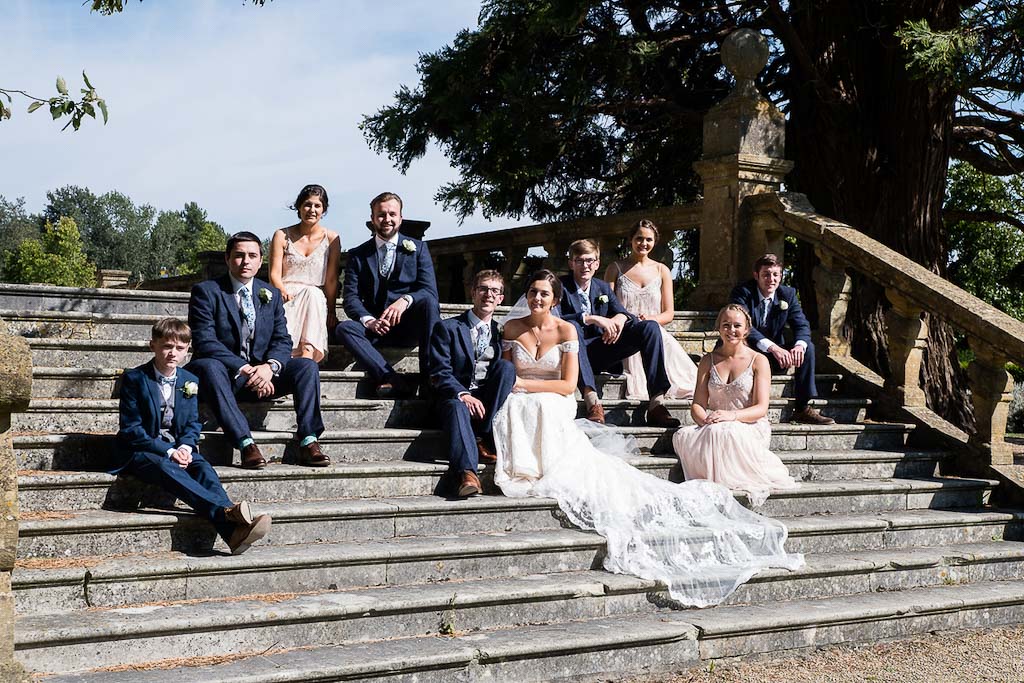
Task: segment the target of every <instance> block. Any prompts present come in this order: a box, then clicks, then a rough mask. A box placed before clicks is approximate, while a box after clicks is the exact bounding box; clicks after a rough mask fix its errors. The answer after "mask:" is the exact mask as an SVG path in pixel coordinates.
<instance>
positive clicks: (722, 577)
mask: <svg viewBox="0 0 1024 683" xmlns="http://www.w3.org/2000/svg"><path fill="white" fill-rule="evenodd" d="M503 345H504V347H505V349H506V350H507V349H511V350H512V359H513V363H514V364H515V366H516V371H517V374H519V375H520V376H522V377H525V378H533V379H557V378H558V377H559V376H560V373H561V357H562V354H563V353H578V352H579V343H578V342H575V341H572V342H566V343H564V344H560V345H558V346H555V347H553V348H551V349H550V350H549V351H548V352H547V353H545V354H544V355H543V356H541V357H540V358H534V357H533V356H532V355H531V354H530V353H528V352H527V351H526V350H525V349H524V348H523V347H522V346H521V345H520V344H518V343H517V342H503ZM575 415H576V401H575V399H574V398H573V397H572V396H562V395H560V394H554V393H513V394H511V395H510V396H509V397H508V399H507V400H506V402H505V404H504V405H503V406H502V408H501V410H499V411H498V413H497V414H496V415H495V418H494V439H495V444H496V446H497V453H498V463H497V466H496V469H495V477H494V479H495V482H496V483H497V485H498V486H499V487H500V488H501V490H502V491H503V492H504V493H505V495H507V496H510V497H525V496H539V497H549V498H554V499H555V500H556V501H557V503H558V506H559V508H560V509H561V510H562V512H563V513H564V514H565V515H566V517H568V519H569V520H570V521H571V522H572V523H573V524H575V525H576V526H578V527H580V528H581V529H585V530H591V531H596V532H597V533H599V534H601V535H602V536H603V537H604V538H605V539H606V541H607V554H606V556H605V560H604V567H605V569H607V570H609V571H612V572H618V573H623V574H633V575H635V576H640V577H642V578H647V579H653V580H658V581H660V582H662V583H663V584H664V585H665V586H666V587H667V588H668V590H669V592H670V594H671V596H672V597H673V599H675V600H676V601H678V602H679V603H682V604H685V605H692V606H697V607H703V606H707V605H714V604H718V603H719V602H721V601H722V600H723V599H725V598H726V597H727V596H728V595H729V594H730V593H732V592H733V591H734V590H735V589H736V587H737V586H739V585H741V584H742V583H744V582H745V581H747V580H748V579H749V578H750V577H751V576H753V575H754V574H756V573H757V572H758V571H760V570H761V569H764V568H765V567H787V568H791V569H795V568H797V567H799V566H801V565H802V564H803V557H802V556H801V555H798V554H787V553H786V551H785V550H784V547H783V546H784V544H785V542H786V537H787V530H786V527H785V526H784V525H782V524H781V523H780V522H778V521H775V520H773V519H769V518H766V517H763V516H761V515H758V514H756V513H754V512H751V511H750V510H747V509H746V508H744V507H743V506H741V505H740V504H739V503H737V502H736V501H735V499H734V498H733V497H732V494H731V493H730V492H729V490H728V489H726V488H724V487H722V486H719V485H717V484H713V483H711V482H707V481H695V482H685V483H683V484H673V483H672V482H669V481H666V480H663V479H659V478H657V477H654V476H651V475H649V474H646V473H643V472H641V471H640V470H637V469H636V468H634V467H632V466H631V465H629V463H627V462H626V461H625V460H624V459H623V457H624V456H625V455H626V453H625V452H623V453H608V452H603V451H600V450H598V449H597V448H595V447H594V446H593V444H592V443H591V441H590V439H588V437H587V435H586V434H585V433H584V432H583V431H582V430H580V429H579V428H578V427H577V426H576V424H575V423H574V421H573V418H574V417H575Z"/></svg>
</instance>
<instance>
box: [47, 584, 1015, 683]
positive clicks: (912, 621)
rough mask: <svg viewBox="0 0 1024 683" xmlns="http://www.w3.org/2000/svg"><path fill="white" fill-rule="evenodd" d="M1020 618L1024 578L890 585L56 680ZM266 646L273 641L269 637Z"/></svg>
mask: <svg viewBox="0 0 1024 683" xmlns="http://www.w3.org/2000/svg"><path fill="white" fill-rule="evenodd" d="M1020 621H1024V585H1021V583H1020V582H1015V581H990V582H981V583H977V584H969V585H962V586H933V587H927V588H915V589H911V590H906V591H898V592H893V593H888V592H883V593H873V594H858V595H852V596H842V597H833V598H821V599H810V600H795V601H791V602H780V603H771V604H768V605H752V606H720V607H715V608H712V609H705V610H687V611H676V612H664V611H662V612H653V613H648V614H638V615H629V616H621V617H607V618H604V619H587V620H582V621H578V622H566V623H557V624H550V625H544V626H516V627H515V628H512V629H497V630H494V631H483V632H471V633H466V634H462V633H459V634H456V635H455V636H454V637H450V638H445V639H444V640H443V641H439V640H438V638H437V637H426V638H409V639H404V640H397V641H396V640H382V641H374V642H370V643H361V644H352V645H342V646H328V647H319V648H317V647H314V648H309V647H303V648H301V649H294V650H285V651H281V652H277V651H271V652H267V651H266V648H265V647H264V648H262V650H261V649H259V648H254V649H253V650H251V651H250V653H249V654H250V655H251V656H249V657H246V658H240V659H237V660H235V661H232V662H230V663H225V664H221V665H212V666H197V667H191V668H185V667H179V668H164V669H156V668H150V669H148V670H144V671H130V672H117V673H111V672H97V673H95V674H87V673H86V674H81V675H66V676H57V677H54V678H51V679H48V680H50V681H52V682H53V683H95V682H97V681H103V682H104V683H177V681H181V680H201V681H204V683H238V682H240V681H247V682H250V683H299V682H305V681H309V680H312V679H313V678H314V677H315V679H316V680H323V681H326V680H355V679H360V680H367V679H374V680H377V679H385V678H386V679H387V680H389V681H409V682H411V681H420V682H422V681H450V680H456V679H459V680H461V679H466V680H469V679H478V680H479V679H485V678H486V679H489V680H515V681H524V682H525V681H546V680H555V679H565V680H570V679H576V680H578V679H580V678H582V677H586V676H591V675H593V676H597V675H600V677H601V678H602V679H604V678H607V677H608V676H609V675H612V674H617V675H622V676H626V675H635V674H637V673H638V672H644V673H651V672H657V671H668V670H681V669H686V668H689V667H691V666H694V665H695V664H697V663H698V661H700V660H703V661H707V660H715V659H720V658H725V657H739V656H745V655H754V654H759V653H780V654H781V653H783V652H786V651H787V650H803V649H806V648H811V647H821V646H825V645H832V644H837V643H855V642H865V641H869V642H878V641H879V640H884V639H890V638H898V637H905V636H907V635H911V634H916V633H924V632H929V631H935V630H949V629H962V628H978V627H992V626H998V625H1001V624H1010V623H1017V622H1020ZM270 647H274V646H273V645H272V644H271V645H270Z"/></svg>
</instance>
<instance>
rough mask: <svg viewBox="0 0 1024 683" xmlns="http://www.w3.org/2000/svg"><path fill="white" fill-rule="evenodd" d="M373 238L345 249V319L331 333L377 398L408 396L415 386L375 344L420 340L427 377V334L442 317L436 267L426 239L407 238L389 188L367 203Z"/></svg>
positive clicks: (395, 197)
mask: <svg viewBox="0 0 1024 683" xmlns="http://www.w3.org/2000/svg"><path fill="white" fill-rule="evenodd" d="M370 222H371V223H372V224H373V237H372V238H370V239H369V240H368V241H366V242H364V243H362V244H360V245H359V246H357V247H353V248H352V249H350V250H349V252H348V263H347V264H346V266H345V282H344V287H343V288H342V305H343V306H344V308H345V313H346V314H347V315H348V317H349V319H348V320H346V321H344V322H342V323H340V324H339V325H338V326H337V327H336V328H335V336H336V337H337V338H338V341H339V342H340V343H341V344H343V345H344V346H345V347H346V348H347V349H348V350H349V351H350V352H351V353H352V355H353V356H355V358H356V361H357V362H358V363H359V365H360V366H362V367H363V368H364V369H365V370H366V371H367V372H368V373H369V374H370V377H371V378H372V379H373V381H374V382H375V383H376V384H377V395H378V396H379V397H381V398H409V397H411V396H412V395H414V394H415V393H416V387H415V386H414V385H413V384H412V383H410V382H409V381H408V380H407V379H405V378H404V377H402V376H401V375H400V374H398V372H396V371H395V368H394V367H393V366H392V365H391V363H388V362H387V361H386V360H384V356H382V355H381V353H380V351H378V350H377V347H382V346H398V347H402V346H406V347H409V346H415V345H419V369H420V373H421V377H425V376H426V369H427V362H426V360H427V346H428V345H429V343H430V333H431V332H432V331H433V329H434V325H435V324H436V323H437V320H438V318H439V317H440V312H439V310H438V296H437V282H436V281H435V279H434V266H433V264H432V263H431V261H430V252H429V251H428V250H427V245H426V243H425V242H421V241H420V240H417V239H413V238H411V237H406V236H405V235H403V234H402V233H400V232H399V231H398V229H399V228H400V227H401V225H402V199H401V197H399V196H398V195H397V194H394V193H393V192H384V193H382V194H379V195H377V196H376V197H374V198H373V200H372V201H371V202H370Z"/></svg>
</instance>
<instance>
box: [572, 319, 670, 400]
mask: <svg viewBox="0 0 1024 683" xmlns="http://www.w3.org/2000/svg"><path fill="white" fill-rule="evenodd" d="M572 324H573V325H575V326H576V333H577V334H578V335H579V338H580V344H581V345H582V350H581V352H580V358H579V362H580V376H579V382H578V386H579V388H580V391H583V389H584V388H585V387H591V388H592V389H597V383H596V381H595V379H594V374H595V373H598V372H604V371H606V370H607V369H609V368H610V367H612V366H613V365H615V364H616V363H619V362H621V361H622V360H624V359H626V358H629V357H630V356H632V355H633V354H634V353H638V352H639V353H640V358H641V359H643V363H644V373H645V375H646V377H647V388H648V391H649V392H650V395H651V397H655V396H660V395H661V394H664V393H665V392H666V391H668V389H669V387H670V386H671V384H670V383H669V379H668V374H666V372H665V350H664V348H663V347H662V343H661V328H660V326H659V325H658V323H656V322H655V321H653V320H637V321H634V322H630V323H627V324H626V327H625V328H624V329H623V330H622V334H620V335H619V338H618V340H617V341H616V342H615V343H614V344H605V343H604V342H603V341H602V340H601V337H590V338H589V339H588V338H584V336H583V328H582V327H580V325H579V323H576V322H573V323H572Z"/></svg>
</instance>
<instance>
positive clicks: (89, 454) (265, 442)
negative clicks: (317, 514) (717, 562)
mask: <svg viewBox="0 0 1024 683" xmlns="http://www.w3.org/2000/svg"><path fill="white" fill-rule="evenodd" d="M913 428H914V426H913V425H908V424H898V423H866V424H836V425H828V426H812V425H800V424H777V425H773V426H772V437H771V448H772V450H773V451H776V452H782V451H803V450H810V451H819V450H850V449H855V448H856V449H883V450H893V449H900V448H903V446H904V444H905V443H906V439H907V435H908V434H909V433H910V432H911V431H912V430H913ZM617 429H618V430H619V431H620V432H621V433H623V434H628V435H631V436H633V437H634V438H635V439H636V440H637V444H638V445H639V447H640V449H641V450H642V451H644V452H654V453H664V454H671V453H672V452H673V451H672V434H673V433H674V431H675V430H672V429H663V428H660V427H618V428H617ZM13 436H14V447H15V454H16V456H17V460H18V469H20V470H90V471H95V470H104V469H106V468H108V467H109V455H110V449H111V448H112V447H113V446H112V444H113V438H114V437H113V434H111V433H106V434H89V433H72V434H50V433H46V432H15V433H14V435H13ZM253 438H254V439H255V440H256V441H257V443H259V445H260V450H262V451H263V454H264V455H265V456H266V457H268V458H271V459H273V460H277V461H280V460H282V458H283V459H284V460H285V461H288V462H293V461H294V455H295V449H296V446H295V442H294V435H293V434H292V433H291V432H265V431H254V432H253ZM320 441H321V443H322V444H323V445H324V450H325V451H326V452H327V453H328V455H330V457H331V459H332V461H334V462H368V461H379V460H434V459H437V458H438V457H439V456H440V455H441V454H442V453H443V452H444V451H443V449H444V448H446V447H447V446H446V445H445V442H444V441H443V439H442V434H441V432H440V431H437V430H432V429H365V430H345V431H340V432H325V433H324V434H322V435H321V437H320ZM201 450H202V452H203V453H204V454H205V455H206V456H207V458H209V459H210V460H211V461H212V462H215V463H224V464H228V463H231V462H237V461H238V455H237V452H236V451H234V448H233V445H232V444H230V443H228V442H227V440H226V439H225V438H224V435H223V434H221V433H220V432H204V433H203V436H202V442H201Z"/></svg>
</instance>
